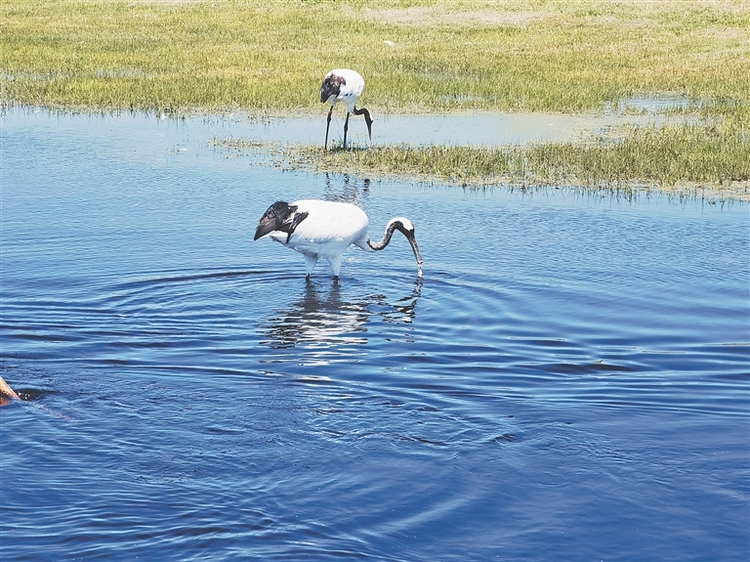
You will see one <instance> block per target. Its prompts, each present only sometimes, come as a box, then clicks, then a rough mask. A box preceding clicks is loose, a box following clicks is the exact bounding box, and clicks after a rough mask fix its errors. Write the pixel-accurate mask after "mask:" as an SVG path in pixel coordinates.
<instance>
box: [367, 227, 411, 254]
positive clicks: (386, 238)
mask: <svg viewBox="0 0 750 562" xmlns="http://www.w3.org/2000/svg"><path fill="white" fill-rule="evenodd" d="M396 229H398V230H400V231H401V232H402V233H404V234H406V232H405V229H404V225H403V224H401V222H400V221H392V222H390V223H388V226H386V227H385V234H384V235H383V239H382V240H381V241H380V242H373V241H372V240H369V239H368V240H367V245H368V246H370V248H372V249H373V250H375V251H378V250H384V249H385V248H386V246H388V244H390V243H391V238H393V233H394V232H395V231H396Z"/></svg>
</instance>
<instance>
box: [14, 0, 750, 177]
mask: <svg viewBox="0 0 750 562" xmlns="http://www.w3.org/2000/svg"><path fill="white" fill-rule="evenodd" d="M749 28H750V9H748V7H747V3H746V2H744V1H742V0H737V1H720V0H673V1H659V0H655V1H649V2H646V1H643V2H626V1H622V2H617V1H606V0H588V1H587V0H581V1H573V2H569V1H562V0H561V1H548V2H547V1H542V0H528V1H522V0H508V1H503V2H495V1H490V0H433V1H428V0H421V1H420V0H415V1H411V2H409V1H397V0H372V1H366V2H365V1H364V0H360V1H357V0H350V1H332V0H331V1H326V0H317V1H316V0H308V1H306V2H302V1H292V0H258V1H257V2H241V1H232V2H229V1H222V0H212V1H210V2H209V1H205V2H204V1H190V0H186V1H177V0H175V1H170V0H165V1H139V0H127V1H122V2H120V1H113V0H109V1H106V0H105V1H37V0H6V1H5V2H3V3H2V4H0V78H1V79H2V80H1V82H0V95H1V97H2V101H3V102H4V103H6V104H8V103H17V104H26V105H41V106H45V107H51V108H66V109H67V108H76V109H84V110H89V109H93V110H122V109H129V110H158V111H165V110H166V111H169V112H180V111H201V112H214V111H225V110H235V109H241V110H245V111H248V112H250V113H256V112H262V113H280V114H285V113H289V112H293V111H301V112H312V111H315V112H321V111H323V109H322V106H321V105H320V103H319V102H318V100H317V92H318V88H319V86H320V81H321V79H322V77H323V76H324V75H325V73H326V72H327V71H328V70H329V69H331V68H333V67H337V66H348V67H352V68H356V69H359V70H360V71H361V72H362V74H363V75H364V76H365V78H366V80H367V90H366V92H365V98H363V102H364V101H366V105H367V106H368V107H370V108H371V109H374V110H375V111H377V112H379V113H383V112H399V113H405V112H410V111H425V112H427V111H440V112H445V111H454V110H471V109H477V110H478V109H481V110H494V111H518V112H538V111H547V112H568V113H575V112H585V111H599V110H602V109H604V108H605V107H612V106H616V105H617V104H618V102H619V101H620V100H622V99H625V98H627V97H629V96H632V95H634V94H639V93H640V94H648V93H671V94H676V95H679V96H681V97H683V98H684V99H686V100H688V104H687V107H685V108H682V109H681V110H683V111H688V112H691V113H695V114H696V115H699V116H700V117H701V118H702V119H704V120H705V122H707V123H709V124H710V126H708V127H684V128H682V129H681V130H679V131H678V130H674V129H666V130H663V131H658V132H657V131H646V132H640V133H635V132H634V133H630V134H629V135H626V140H625V141H623V142H622V143H620V144H619V145H613V144H612V143H611V142H604V141H603V142H602V143H600V144H599V145H597V146H583V145H544V146H538V147H529V148H528V150H532V151H533V153H532V152H529V153H527V154H525V156H524V155H522V156H518V157H511V156H512V155H513V154H515V152H518V151H519V150H522V149H520V148H518V149H512V150H511V149H505V150H501V151H495V152H496V153H503V154H506V155H510V156H508V158H510V161H511V162H514V161H515V160H514V158H520V161H521V162H523V161H524V160H526V161H529V159H531V160H537V161H538V162H539V165H538V166H535V167H533V168H529V167H528V166H526V167H525V168H524V169H525V171H524V174H525V175H528V174H530V173H531V174H537V173H539V174H542V176H540V178H539V179H540V180H542V181H546V179H548V178H552V177H554V176H555V174H558V175H559V174H563V175H565V176H566V177H571V178H578V180H577V181H587V182H589V183H591V182H593V183H596V182H600V181H610V180H611V178H615V179H617V181H646V182H651V181H660V182H662V183H669V182H672V181H673V179H674V178H676V181H689V182H690V181H695V182H709V183H711V182H713V183H716V182H724V183H726V182H730V183H731V182H748V181H750V174H749V173H748V169H747V165H744V166H743V165H742V161H743V160H744V161H745V162H747V161H749V160H750V154H748V148H747V144H748V134H749V131H750V103H749V102H750V99H749V98H750V45H749V39H748V29H749ZM389 150H390V151H391V152H393V151H401V152H403V154H401V155H399V156H397V155H395V154H393V155H391V154H390V153H389V152H388V151H389ZM451 152H453V151H452V150H448V149H446V150H445V151H444V153H445V154H446V156H439V155H438V153H440V149H435V150H421V149H407V148H397V147H396V148H391V149H382V150H381V149H378V150H376V151H371V153H369V154H364V153H344V154H339V153H334V154H323V153H322V152H320V151H318V152H317V153H314V152H311V153H310V154H308V155H307V156H305V158H306V159H308V160H311V159H316V158H317V159H320V162H319V165H320V166H327V165H329V164H330V165H333V164H335V165H338V166H341V167H352V166H357V165H362V166H382V164H377V163H374V162H373V163H367V162H365V160H366V159H367V158H381V159H386V160H387V161H390V162H392V164H391V167H392V168H394V167H395V169H394V170H392V171H394V172H397V171H398V166H402V165H403V166H405V165H407V162H408V161H411V160H413V159H415V158H417V159H421V160H425V159H433V162H432V163H431V164H425V165H423V166H422V168H423V169H424V170H425V173H430V170H441V169H443V167H444V165H445V164H447V163H450V162H453V165H454V166H462V165H464V163H463V161H462V160H461V159H459V158H458V156H455V155H452V156H450V157H448V156H447V154H448V153H451ZM489 152H492V151H489ZM469 153H471V154H474V153H477V154H480V156H481V155H482V154H483V153H482V151H472V150H467V151H466V154H467V155H468V154H469ZM480 156H476V155H472V156H470V157H469V156H467V158H470V160H472V161H473V160H477V159H479V160H482V161H483V162H484V163H483V164H482V165H477V166H472V169H474V168H476V169H477V170H478V172H477V173H473V172H472V174H471V175H472V177H473V176H477V177H480V178H487V179H488V180H489V178H492V177H503V176H505V175H507V174H508V173H509V172H508V170H509V169H515V168H517V167H518V166H517V165H516V164H512V163H511V164H507V165H505V164H502V163H503V162H504V160H503V159H502V158H499V157H498V156H497V154H496V155H495V156H489V157H486V158H485V157H484V156H481V157H480ZM438 158H441V159H443V160H444V161H443V162H441V161H439V160H438ZM331 159H338V161H336V162H334V161H332V160H331ZM695 162H697V163H698V164H695ZM487 166H489V167H490V168H489V169H487V168H486V167H487ZM493 166H495V167H493ZM678 166H680V167H685V166H686V167H687V168H689V169H691V170H693V171H692V172H689V173H687V172H686V173H675V172H676V170H674V168H676V167H678ZM696 167H697V169H696ZM602 168H604V169H603V170H602V171H601V173H599V172H597V170H599V169H602ZM384 172H385V171H384ZM435 173H436V172H435ZM441 173H442V172H441ZM462 173H464V172H462V171H461V170H459V171H455V170H454V171H453V174H457V175H461V174H462ZM684 176H687V177H684Z"/></svg>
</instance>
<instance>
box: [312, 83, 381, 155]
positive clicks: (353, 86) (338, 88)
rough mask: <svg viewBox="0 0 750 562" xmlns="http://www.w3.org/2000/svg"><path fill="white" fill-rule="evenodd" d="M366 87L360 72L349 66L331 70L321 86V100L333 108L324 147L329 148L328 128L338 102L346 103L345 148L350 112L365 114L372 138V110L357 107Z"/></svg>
mask: <svg viewBox="0 0 750 562" xmlns="http://www.w3.org/2000/svg"><path fill="white" fill-rule="evenodd" d="M364 89H365V81H364V79H363V78H362V76H360V75H359V73H358V72H356V71H354V70H350V69H348V68H337V69H335V70H332V71H331V72H329V73H328V74H327V75H326V77H325V79H324V80H323V84H322V85H321V86H320V101H321V102H322V103H330V104H331V109H330V110H329V111H328V120H327V123H326V140H325V143H324V144H323V148H324V149H325V148H328V129H329V128H330V126H331V114H332V113H333V107H334V106H335V105H336V103H338V102H340V101H343V102H344V103H345V104H346V107H347V112H346V121H344V148H346V133H347V131H348V130H349V114H351V113H354V115H364V116H365V123H367V133H368V135H369V136H370V140H372V117H370V112H369V111H367V110H366V109H365V108H361V109H357V107H356V103H357V100H358V99H359V96H361V95H362V92H363V90H364Z"/></svg>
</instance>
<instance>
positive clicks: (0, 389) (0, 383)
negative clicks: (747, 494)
mask: <svg viewBox="0 0 750 562" xmlns="http://www.w3.org/2000/svg"><path fill="white" fill-rule="evenodd" d="M10 398H15V399H16V400H20V399H21V397H20V396H18V394H16V391H15V390H13V389H12V388H11V387H10V386H9V385H8V383H7V382H5V380H4V379H3V377H0V406H5V405H6V404H9V403H10Z"/></svg>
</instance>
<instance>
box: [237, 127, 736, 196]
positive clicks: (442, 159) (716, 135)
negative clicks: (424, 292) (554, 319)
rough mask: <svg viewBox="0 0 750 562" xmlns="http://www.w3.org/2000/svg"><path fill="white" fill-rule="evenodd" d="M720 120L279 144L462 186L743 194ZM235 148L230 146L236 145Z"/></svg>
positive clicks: (319, 162) (344, 169) (361, 170)
mask: <svg viewBox="0 0 750 562" xmlns="http://www.w3.org/2000/svg"><path fill="white" fill-rule="evenodd" d="M733 132H734V130H733V129H730V132H729V133H728V132H727V131H723V130H722V127H721V126H713V127H704V126H700V125H695V126H665V127H662V128H631V129H629V131H628V132H627V134H626V135H625V137H624V138H621V139H617V140H614V141H612V140H599V141H596V142H593V143H588V144H583V143H539V144H533V145H526V146H521V145H510V146H503V147H493V148H488V147H466V146H407V145H400V146H382V147H381V146H376V147H372V148H360V149H354V150H340V149H339V150H330V151H324V150H323V149H322V148H319V147H307V146H291V147H288V148H286V149H282V150H283V152H284V156H285V158H286V160H287V161H288V162H289V165H291V166H298V167H304V168H308V169H313V170H315V171H321V172H323V171H325V172H339V173H358V174H367V175H370V176H373V175H374V176H380V177H395V178H408V179H411V180H413V179H418V180H422V181H434V180H439V181H447V182H451V183H455V184H459V185H465V186H487V185H498V184H503V185H512V186H524V187H532V186H545V185H576V186H582V187H588V188H593V189H602V188H605V189H615V190H618V191H628V190H633V189H641V188H649V187H656V188H659V189H662V190H666V191H675V192H680V193H686V192H700V191H701V190H702V189H703V188H706V187H710V188H712V189H713V190H714V191H715V192H723V194H722V195H721V197H729V198H740V199H748V198H750V143H748V142H747V140H746V139H745V138H743V136H742V135H740V134H732V133H733ZM235 147H237V145H235Z"/></svg>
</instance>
